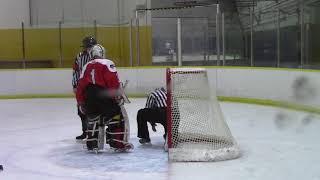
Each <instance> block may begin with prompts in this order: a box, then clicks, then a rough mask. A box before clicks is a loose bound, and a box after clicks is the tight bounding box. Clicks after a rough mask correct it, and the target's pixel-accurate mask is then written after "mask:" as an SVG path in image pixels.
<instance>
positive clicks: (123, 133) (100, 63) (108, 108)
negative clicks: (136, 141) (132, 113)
mask: <svg viewBox="0 0 320 180" xmlns="http://www.w3.org/2000/svg"><path fill="white" fill-rule="evenodd" d="M90 53H91V56H92V57H94V60H92V61H90V62H88V63H87V64H86V65H85V66H84V68H83V71H82V74H81V76H80V80H79V84H78V86H77V93H76V98H77V102H78V105H79V107H80V110H81V111H82V112H83V113H84V114H85V115H86V117H87V120H88V128H87V139H86V145H87V148H88V150H95V149H99V147H98V135H99V130H98V128H99V126H102V125H103V126H104V125H106V126H107V127H108V128H107V130H106V143H108V144H109V145H110V147H112V148H115V149H117V150H126V149H132V148H133V146H132V144H131V143H129V142H128V135H129V134H128V132H129V131H128V128H129V127H128V120H127V119H126V118H124V114H123V112H122V111H123V110H122V108H121V107H120V106H121V104H120V101H121V98H120V97H121V87H120V81H119V78H118V73H117V70H116V67H115V64H114V63H113V62H112V61H111V60H108V59H102V58H101V53H102V52H101V51H100V49H98V48H97V49H95V48H92V50H91V51H90Z"/></svg>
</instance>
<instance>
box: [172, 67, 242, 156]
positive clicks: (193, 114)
mask: <svg viewBox="0 0 320 180" xmlns="http://www.w3.org/2000/svg"><path fill="white" fill-rule="evenodd" d="M167 90H168V92H167V99H168V102H167V106H168V107H167V108H168V109H167V116H168V117H167V118H168V140H167V143H168V151H169V160H170V161H221V160H227V159H234V158H237V157H239V156H240V150H239V148H238V146H237V143H236V142H235V140H234V138H233V137H232V134H231V132H230V130H229V128H228V125H227V123H226V121H225V120H224V117H223V114H222V111H221V109H220V106H219V103H218V100H217V97H216V93H215V89H211V90H210V86H209V82H208V76H207V71H206V70H205V69H203V68H168V69H167Z"/></svg>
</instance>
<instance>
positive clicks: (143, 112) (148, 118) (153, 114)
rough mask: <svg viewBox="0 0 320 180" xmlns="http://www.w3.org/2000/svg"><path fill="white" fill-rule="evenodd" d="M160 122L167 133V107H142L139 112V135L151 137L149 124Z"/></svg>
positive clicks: (146, 137) (140, 136)
mask: <svg viewBox="0 0 320 180" xmlns="http://www.w3.org/2000/svg"><path fill="white" fill-rule="evenodd" d="M147 122H149V123H151V124H155V123H160V124H162V125H163V127H164V130H165V134H164V137H165V136H166V135H167V113H166V108H152V109H151V108H144V109H140V110H139V111H138V114H137V123H138V137H139V138H144V139H150V136H149V130H148V124H147Z"/></svg>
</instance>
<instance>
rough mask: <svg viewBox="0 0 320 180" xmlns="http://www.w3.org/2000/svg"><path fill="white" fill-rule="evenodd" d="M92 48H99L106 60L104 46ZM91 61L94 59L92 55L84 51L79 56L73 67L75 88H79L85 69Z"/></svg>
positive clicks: (73, 84)
mask: <svg viewBox="0 0 320 180" xmlns="http://www.w3.org/2000/svg"><path fill="white" fill-rule="evenodd" d="M92 48H99V51H100V52H101V54H102V56H103V58H105V54H106V52H105V49H104V47H103V46H101V45H100V44H96V45H94V46H93V47H92ZM91 60H92V57H91V55H90V53H88V52H87V51H82V52H80V53H79V54H78V55H77V57H76V59H75V62H74V65H73V74H72V86H73V88H77V86H78V82H79V80H80V75H81V73H82V70H83V67H84V66H85V65H86V64H87V63H88V62H89V61H91Z"/></svg>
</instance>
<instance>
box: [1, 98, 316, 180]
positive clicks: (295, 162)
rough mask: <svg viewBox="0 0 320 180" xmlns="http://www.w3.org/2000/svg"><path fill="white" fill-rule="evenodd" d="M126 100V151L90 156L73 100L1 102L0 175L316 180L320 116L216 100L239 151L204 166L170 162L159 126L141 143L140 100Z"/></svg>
mask: <svg viewBox="0 0 320 180" xmlns="http://www.w3.org/2000/svg"><path fill="white" fill-rule="evenodd" d="M131 101H132V103H131V104H128V105H126V108H127V111H128V114H129V117H130V123H131V141H132V142H133V144H134V145H135V149H134V150H133V151H132V152H130V153H114V152H110V151H108V150H106V152H103V153H99V154H93V153H88V152H87V151H86V150H85V149H83V147H82V146H83V144H79V143H76V141H75V139H74V138H75V136H77V135H79V134H80V131H81V126H80V119H79V118H78V117H77V115H76V107H75V101H74V99H23V100H0V111H1V119H0V132H1V136H0V164H2V165H3V167H4V171H2V172H0V180H20V179H21V180H22V179H23V180H38V179H39V180H40V179H41V180H52V179H57V180H72V179H88V180H93V179H106V180H109V179H110V180H111V179H113V180H133V179H137V180H147V179H152V180H159V179H165V180H169V179H170V180H171V179H172V180H179V179H183V180H189V179H190V180H191V179H192V180H193V179H194V180H202V179H208V180H213V179H216V180H217V179H223V180H228V179H230V180H235V179H239V180H250V179H254V180H257V179H259V180H271V179H272V180H284V179H290V180H319V179H320V168H319V167H320V154H319V152H320V143H319V138H320V117H319V116H318V115H311V114H307V113H304V112H297V111H290V110H286V109H279V108H274V107H265V106H256V105H247V104H237V103H225V102H223V103H221V107H222V111H223V113H224V115H225V118H226V120H227V123H228V124H229V127H230V129H231V132H232V133H233V135H234V137H235V139H236V140H237V142H238V143H239V145H240V147H241V149H242V156H241V157H240V158H238V159H235V160H229V161H221V162H210V163H168V160H167V153H166V152H164V151H163V149H162V145H163V143H164V140H163V138H162V135H163V129H162V127H161V126H160V125H159V126H157V128H158V132H156V133H153V132H152V131H150V133H151V140H152V146H142V145H139V143H138V139H137V138H136V132H137V130H136V127H137V125H136V113H137V110H138V109H139V108H142V107H143V106H144V104H145V99H143V98H141V99H131Z"/></svg>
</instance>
